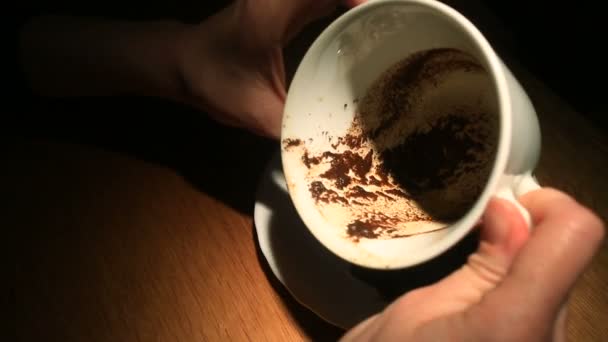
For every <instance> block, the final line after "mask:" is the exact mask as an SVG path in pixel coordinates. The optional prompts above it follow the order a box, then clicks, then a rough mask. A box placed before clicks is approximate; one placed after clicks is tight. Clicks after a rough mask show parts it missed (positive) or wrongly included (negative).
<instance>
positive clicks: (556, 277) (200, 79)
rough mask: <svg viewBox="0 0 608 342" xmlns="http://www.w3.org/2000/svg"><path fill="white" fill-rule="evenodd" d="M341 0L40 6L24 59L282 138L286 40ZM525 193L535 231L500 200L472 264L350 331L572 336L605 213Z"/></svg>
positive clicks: (359, 337) (396, 335) (40, 75)
mask: <svg viewBox="0 0 608 342" xmlns="http://www.w3.org/2000/svg"><path fill="white" fill-rule="evenodd" d="M361 2H363V1H348V2H347V4H346V5H347V6H351V7H352V6H355V5H357V4H359V3H361ZM337 5H338V2H337V1H330V0H319V1H310V0H308V1H306V0H292V1H282V0H249V1H247V0H243V1H240V0H239V1H235V2H234V3H232V4H231V5H230V6H228V7H226V8H225V9H223V10H222V11H220V12H218V13H217V14H216V15H214V16H212V17H210V18H209V19H208V20H206V21H204V22H201V23H200V24H198V25H186V24H182V23H178V22H171V21H158V22H147V23H130V22H118V21H108V20H102V19H97V20H92V19H87V20H83V19H81V18H75V17H57V16H54V17H51V16H47V17H38V18H33V19H32V20H31V21H30V22H29V23H28V24H26V25H25V27H24V28H23V30H22V34H21V55H22V63H23V68H24V71H25V73H26V75H27V79H28V81H29V83H30V85H31V87H32V89H33V90H34V91H35V92H36V93H38V94H40V95H42V96H54V97H67V96H79V95H97V96H109V95H117V94H124V93H127V94H129V93H130V94H138V95H143V96H158V97H163V98H167V99H172V100H175V101H179V102H182V103H185V104H188V105H191V106H193V107H196V108H199V109H201V110H204V111H205V112H208V113H210V115H211V116H212V117H213V118H214V119H216V120H218V121H220V122H222V123H225V124H228V125H232V126H236V127H241V128H244V129H247V130H250V131H252V132H255V133H257V134H260V135H264V136H268V137H271V138H278V136H279V134H280V120H281V113H282V109H283V103H284V100H285V94H286V90H285V85H286V80H285V69H284V64H283V53H282V51H283V50H282V49H283V47H284V46H285V44H286V43H287V42H288V41H289V40H290V39H291V38H293V37H294V36H295V35H296V34H297V33H298V32H299V31H300V30H301V29H302V28H303V27H304V26H305V25H306V24H308V23H309V22H311V21H312V20H314V19H317V18H319V17H320V16H322V15H324V14H326V13H329V12H330V11H331V10H332V9H333V8H334V7H335V6H337ZM235 51H236V52H238V53H235ZM520 201H521V203H522V204H523V205H524V206H525V207H526V208H527V209H528V210H529V211H530V213H531V214H532V217H533V221H534V224H533V228H532V230H531V231H530V230H528V228H527V227H526V225H525V223H524V221H523V218H522V217H521V216H520V214H519V212H518V211H517V210H516V209H515V208H514V207H513V205H511V204H510V203H508V202H505V201H503V200H498V199H495V200H492V201H491V202H490V203H489V205H488V207H487V209H486V212H485V214H484V217H483V224H482V228H481V229H482V234H481V237H482V241H481V244H480V247H479V250H478V251H477V252H476V253H474V254H473V255H471V256H470V257H469V260H468V262H467V264H466V265H463V266H462V268H460V269H459V270H457V271H455V272H454V273H453V274H451V275H450V276H448V277H446V278H444V279H443V280H441V281H440V282H438V283H436V284H433V285H431V286H427V287H423V288H419V289H416V290H414V291H411V292H408V293H405V294H404V295H403V296H402V297H400V298H399V299H397V300H396V301H394V302H393V303H392V304H391V305H390V306H388V307H387V308H386V309H385V310H384V311H382V312H380V313H378V314H376V315H374V316H372V317H370V318H368V319H367V320H365V321H364V322H361V323H360V324H359V325H357V326H356V327H354V328H353V329H351V330H350V331H348V332H346V334H345V335H344V336H343V340H344V341H370V340H371V341H393V340H399V341H404V340H413V341H444V340H448V341H551V340H553V341H561V340H563V339H564V336H565V335H564V322H565V319H566V315H567V310H566V309H565V308H566V303H567V300H568V294H569V292H570V291H571V289H572V287H573V285H574V283H575V282H576V281H577V279H578V278H579V277H580V275H581V273H582V272H584V270H585V268H586V267H587V266H588V265H589V263H590V262H591V260H592V258H593V256H594V255H595V254H596V253H597V251H598V249H599V248H600V246H601V243H602V241H603V239H604V234H605V228H604V224H603V222H601V220H600V219H599V218H598V216H597V215H596V214H595V213H593V212H592V211H590V210H589V209H588V208H586V207H584V206H583V205H581V204H579V203H578V202H576V200H575V199H573V198H572V197H571V196H569V195H567V194H565V193H563V192H560V191H558V190H555V189H548V188H545V189H541V190H537V191H534V192H531V193H529V194H526V195H524V196H523V197H521V198H520Z"/></svg>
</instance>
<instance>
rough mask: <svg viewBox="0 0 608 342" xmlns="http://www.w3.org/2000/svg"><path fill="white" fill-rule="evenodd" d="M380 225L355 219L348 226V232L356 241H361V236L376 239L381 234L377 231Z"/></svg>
mask: <svg viewBox="0 0 608 342" xmlns="http://www.w3.org/2000/svg"><path fill="white" fill-rule="evenodd" d="M377 229H378V225H376V224H374V223H371V222H368V221H361V220H355V221H354V222H353V223H350V224H349V225H348V226H347V227H346V233H347V234H348V236H350V237H351V238H352V239H353V240H354V241H359V239H361V238H366V239H376V238H378V236H379V234H378V233H377V232H376V230H377Z"/></svg>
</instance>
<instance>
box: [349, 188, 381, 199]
mask: <svg viewBox="0 0 608 342" xmlns="http://www.w3.org/2000/svg"><path fill="white" fill-rule="evenodd" d="M346 195H347V196H348V197H358V198H365V199H371V200H376V199H377V198H378V195H376V194H375V193H373V192H369V191H366V190H365V189H363V188H362V187H360V186H358V185H357V186H354V187H353V188H352V189H351V190H350V191H349V192H348V193H347V194H346Z"/></svg>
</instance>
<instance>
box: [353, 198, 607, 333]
mask: <svg viewBox="0 0 608 342" xmlns="http://www.w3.org/2000/svg"><path fill="white" fill-rule="evenodd" d="M521 202H522V204H523V205H524V206H525V207H526V208H527V209H528V210H529V211H530V213H531V215H532V218H533V221H534V228H533V230H532V231H531V232H529V231H528V229H527V227H526V224H525V222H524V220H523V218H522V217H521V215H520V214H519V212H518V211H517V209H516V208H515V207H514V206H513V205H512V204H510V203H509V202H506V201H504V200H497V199H496V200H492V201H491V202H490V204H489V206H488V208H487V210H486V213H485V214H484V217H483V228H482V232H481V243H480V246H479V249H478V250H477V252H476V253H474V254H473V255H471V256H470V257H469V259H468V262H467V264H466V265H464V266H463V267H462V268H461V269H459V270H457V271H455V272H454V273H452V274H451V275H449V276H448V277H446V278H444V279H443V280H441V281H440V282H438V283H436V284H433V285H430V286H427V287H423V288H420V289H416V290H414V291H412V292H409V293H407V294H405V295H403V296H402V297H400V298H399V299H397V300H396V301H395V302H393V303H392V304H391V305H389V306H388V307H387V308H386V309H385V310H384V311H383V312H381V313H379V314H377V315H375V316H373V317H371V318H369V319H367V320H366V321H364V322H362V323H360V324H359V325H357V326H356V327H354V328H353V329H352V330H351V331H349V332H348V333H347V334H346V335H345V336H344V337H343V340H344V341H368V340H374V341H393V340H400V341H404V340H406V341H550V340H554V341H555V340H557V341H562V340H564V338H565V334H564V333H565V327H564V323H565V318H566V302H567V299H568V294H569V291H570V290H571V288H572V286H573V284H574V283H575V281H576V280H577V278H578V277H579V276H580V274H581V273H582V272H583V271H584V269H585V268H586V266H587V265H588V264H589V263H590V262H591V260H592V258H593V256H594V254H595V253H596V252H597V250H598V249H599V247H600V245H601V241H602V239H603V237H604V226H603V224H602V222H601V221H600V219H599V218H598V217H597V216H595V215H594V214H593V213H592V212H590V211H589V210H588V209H587V208H585V207H583V206H581V205H580V204H578V203H577V202H575V200H573V199H572V198H570V197H569V196H567V195H565V194H564V193H561V192H559V191H556V190H552V189H541V190H537V191H534V192H531V193H529V194H526V195H524V196H523V197H522V198H521Z"/></svg>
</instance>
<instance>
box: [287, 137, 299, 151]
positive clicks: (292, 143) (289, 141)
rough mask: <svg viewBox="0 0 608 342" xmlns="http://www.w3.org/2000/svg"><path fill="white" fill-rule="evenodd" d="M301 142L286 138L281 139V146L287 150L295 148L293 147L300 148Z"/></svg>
mask: <svg viewBox="0 0 608 342" xmlns="http://www.w3.org/2000/svg"><path fill="white" fill-rule="evenodd" d="M302 143H303V141H302V140H300V139H291V138H287V139H283V146H284V147H285V148H286V149H288V148H290V147H295V146H300V145H302Z"/></svg>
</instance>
